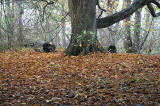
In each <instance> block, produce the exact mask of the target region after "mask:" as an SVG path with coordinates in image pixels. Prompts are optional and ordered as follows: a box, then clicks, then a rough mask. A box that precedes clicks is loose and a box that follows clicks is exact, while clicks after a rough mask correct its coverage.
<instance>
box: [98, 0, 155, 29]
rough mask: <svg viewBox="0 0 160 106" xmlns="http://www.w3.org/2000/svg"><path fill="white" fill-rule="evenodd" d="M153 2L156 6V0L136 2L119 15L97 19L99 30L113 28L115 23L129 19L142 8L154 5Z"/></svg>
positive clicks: (139, 0)
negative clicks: (150, 4)
mask: <svg viewBox="0 0 160 106" xmlns="http://www.w3.org/2000/svg"><path fill="white" fill-rule="evenodd" d="M152 2H153V3H154V4H155V0H135V1H134V2H133V3H132V4H131V5H130V6H129V7H127V8H126V9H124V10H122V11H120V12H118V13H115V14H112V15H110V16H107V17H104V18H99V19H97V28H98V29H99V28H106V27H108V26H111V25H113V24H114V23H116V22H119V21H121V20H123V19H125V18H127V17H129V16H130V15H132V14H133V13H134V12H135V11H137V10H138V9H139V8H142V7H143V6H145V5H148V4H149V3H152ZM156 3H157V2H156Z"/></svg>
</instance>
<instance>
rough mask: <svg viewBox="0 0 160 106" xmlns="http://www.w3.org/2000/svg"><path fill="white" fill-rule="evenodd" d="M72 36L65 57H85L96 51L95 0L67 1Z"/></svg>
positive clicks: (97, 47) (97, 48)
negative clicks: (80, 55)
mask: <svg viewBox="0 0 160 106" xmlns="http://www.w3.org/2000/svg"><path fill="white" fill-rule="evenodd" d="M69 9H70V16H71V25H72V26H71V27H72V35H71V40H70V44H69V46H68V48H67V50H66V54H67V55H79V54H80V53H82V55H86V54H88V53H89V52H92V51H98V50H100V49H99V48H100V47H99V42H98V41H97V37H96V29H97V28H96V0H69Z"/></svg>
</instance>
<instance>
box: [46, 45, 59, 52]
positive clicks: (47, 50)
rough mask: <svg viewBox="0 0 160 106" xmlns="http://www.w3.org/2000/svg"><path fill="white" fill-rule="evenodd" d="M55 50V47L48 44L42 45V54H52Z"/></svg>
mask: <svg viewBox="0 0 160 106" xmlns="http://www.w3.org/2000/svg"><path fill="white" fill-rule="evenodd" d="M55 49H56V46H55V45H52V44H49V43H44V44H43V51H44V52H54V51H55Z"/></svg>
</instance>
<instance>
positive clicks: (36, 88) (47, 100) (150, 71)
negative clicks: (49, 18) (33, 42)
mask: <svg viewBox="0 0 160 106" xmlns="http://www.w3.org/2000/svg"><path fill="white" fill-rule="evenodd" d="M0 105H2V106H3V105H5V106H6V105H35V106H37V105H56V106H62V105H109V106H110V105H114V106H115V105H134V106H141V105H147V106H148V105H155V106H159V105H160V55H142V54H122V53H117V54H111V53H91V54H89V55H87V56H81V55H80V56H70V57H69V56H65V54H64V50H58V51H57V52H54V53H40V52H35V51H34V50H29V49H22V50H19V51H5V52H0Z"/></svg>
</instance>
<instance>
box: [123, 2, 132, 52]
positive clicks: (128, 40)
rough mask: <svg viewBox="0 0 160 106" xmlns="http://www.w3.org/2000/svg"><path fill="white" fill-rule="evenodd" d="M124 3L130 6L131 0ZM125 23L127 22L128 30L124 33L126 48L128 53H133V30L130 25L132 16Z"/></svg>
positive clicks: (126, 28) (126, 27)
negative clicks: (131, 30)
mask: <svg viewBox="0 0 160 106" xmlns="http://www.w3.org/2000/svg"><path fill="white" fill-rule="evenodd" d="M124 4H125V6H126V7H128V6H129V5H130V4H131V0H125V1H124ZM124 24H125V30H126V31H125V35H124V48H125V50H126V52H127V53H131V52H132V50H131V49H132V38H131V32H130V25H131V21H130V17H128V18H126V19H125V22H124Z"/></svg>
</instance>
